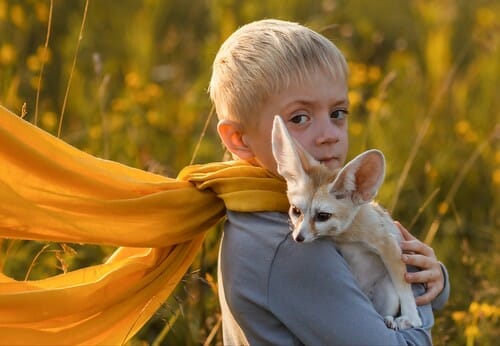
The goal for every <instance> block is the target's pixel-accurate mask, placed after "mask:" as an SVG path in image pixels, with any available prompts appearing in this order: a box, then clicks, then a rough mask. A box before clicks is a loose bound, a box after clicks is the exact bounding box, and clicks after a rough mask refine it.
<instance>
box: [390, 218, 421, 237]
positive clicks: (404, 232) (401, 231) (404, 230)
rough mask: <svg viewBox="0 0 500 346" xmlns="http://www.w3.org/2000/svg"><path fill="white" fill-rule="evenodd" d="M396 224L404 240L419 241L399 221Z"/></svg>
mask: <svg viewBox="0 0 500 346" xmlns="http://www.w3.org/2000/svg"><path fill="white" fill-rule="evenodd" d="M394 223H395V224H396V226H397V227H398V229H399V232H400V233H401V235H402V236H403V239H404V240H416V239H417V238H415V237H414V236H413V235H412V234H411V233H410V232H409V231H408V230H407V229H406V228H404V227H403V225H402V224H401V223H399V221H394Z"/></svg>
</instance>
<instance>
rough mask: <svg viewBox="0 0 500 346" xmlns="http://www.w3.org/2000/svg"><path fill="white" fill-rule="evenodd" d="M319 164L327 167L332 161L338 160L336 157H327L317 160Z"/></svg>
mask: <svg viewBox="0 0 500 346" xmlns="http://www.w3.org/2000/svg"><path fill="white" fill-rule="evenodd" d="M318 161H319V162H320V163H322V164H324V165H327V166H328V165H329V164H331V163H332V162H334V161H338V158H336V157H329V158H323V159H319V160H318Z"/></svg>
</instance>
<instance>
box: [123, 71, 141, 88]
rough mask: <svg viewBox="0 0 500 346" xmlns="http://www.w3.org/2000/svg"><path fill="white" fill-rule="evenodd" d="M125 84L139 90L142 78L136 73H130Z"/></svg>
mask: <svg viewBox="0 0 500 346" xmlns="http://www.w3.org/2000/svg"><path fill="white" fill-rule="evenodd" d="M125 83H126V84H127V86H129V87H131V88H138V87H139V86H140V84H141V77H140V76H139V74H137V73H136V72H129V73H127V75H126V76H125Z"/></svg>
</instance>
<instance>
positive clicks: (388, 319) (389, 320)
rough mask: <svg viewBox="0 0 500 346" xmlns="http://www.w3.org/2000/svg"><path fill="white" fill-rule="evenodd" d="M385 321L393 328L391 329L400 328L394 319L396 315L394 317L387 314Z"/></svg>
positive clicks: (388, 326)
mask: <svg viewBox="0 0 500 346" xmlns="http://www.w3.org/2000/svg"><path fill="white" fill-rule="evenodd" d="M384 322H385V325H386V326H387V328H391V329H394V330H397V329H398V324H397V323H396V321H395V320H394V317H392V316H385V317H384Z"/></svg>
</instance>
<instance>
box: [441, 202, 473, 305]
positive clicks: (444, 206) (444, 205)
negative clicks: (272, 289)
mask: <svg viewBox="0 0 500 346" xmlns="http://www.w3.org/2000/svg"><path fill="white" fill-rule="evenodd" d="M448 207H449V205H448V203H446V202H441V203H440V204H439V206H438V213H439V215H444V214H446V212H447V211H448ZM472 304H474V303H472ZM472 304H471V306H472ZM469 309H470V307H469Z"/></svg>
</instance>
